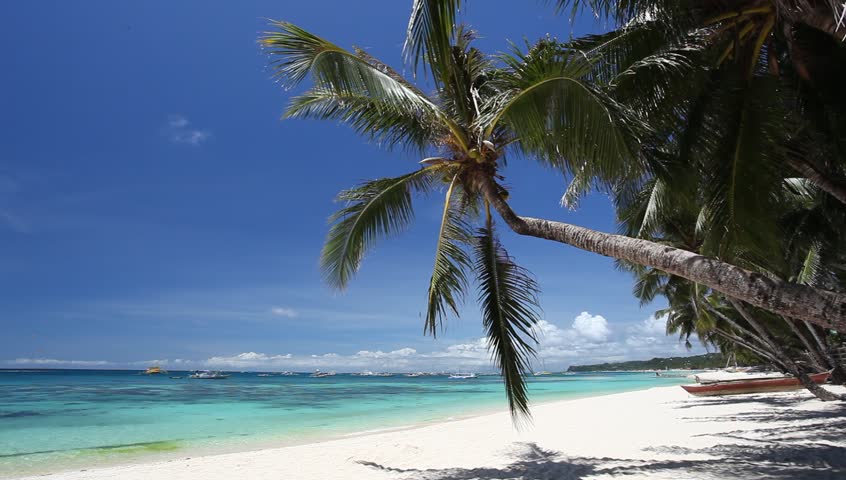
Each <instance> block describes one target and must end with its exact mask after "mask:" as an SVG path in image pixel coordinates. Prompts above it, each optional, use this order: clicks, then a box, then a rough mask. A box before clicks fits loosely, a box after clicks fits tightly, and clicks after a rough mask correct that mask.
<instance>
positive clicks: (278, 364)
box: [3, 307, 704, 372]
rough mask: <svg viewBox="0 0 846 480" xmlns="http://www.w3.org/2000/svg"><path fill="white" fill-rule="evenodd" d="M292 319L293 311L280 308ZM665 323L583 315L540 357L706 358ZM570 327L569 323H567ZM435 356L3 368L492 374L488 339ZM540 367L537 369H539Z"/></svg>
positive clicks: (582, 360) (445, 347) (544, 344)
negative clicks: (667, 333) (668, 332)
mask: <svg viewBox="0 0 846 480" xmlns="http://www.w3.org/2000/svg"><path fill="white" fill-rule="evenodd" d="M275 309H280V310H281V312H278V313H277V312H274V313H275V314H279V315H283V316H287V315H288V314H290V313H294V314H295V313H296V312H293V311H288V310H290V309H288V308H286V307H274V310H275ZM664 322H665V319H664V318H654V317H649V318H646V319H644V320H641V321H639V322H628V323H625V322H620V323H617V324H616V325H615V328H612V327H611V325H610V323H609V322H608V321H607V320H606V319H605V317H603V316H601V315H595V314H591V313H589V312H582V313H580V314H579V315H578V316H576V318H575V319H573V321H572V322H569V323H570V326H569V327H564V326H559V325H558V324H556V323H554V322H552V321H550V320H542V321H540V322H539V323H538V324H537V325H536V327H535V331H536V332H537V336H538V340H539V345H538V347H537V349H536V350H537V356H538V359H539V360H542V361H543V362H544V367H545V368H546V369H547V370H550V371H560V370H563V369H566V368H567V366H569V365H572V364H589V363H601V362H608V361H622V360H638V359H649V358H652V357H656V356H679V355H685V354H697V353H703V352H704V350H703V349H702V348H700V347H697V348H696V349H695V350H694V351H690V352H688V351H686V350H685V348H684V346H683V345H680V344H679V342H678V339H677V338H676V337H675V336H669V337H668V336H665V335H664V331H663V330H664ZM562 323H564V322H562ZM435 345H436V348H435V349H434V350H432V351H429V352H421V351H419V350H418V349H415V348H411V347H407V346H406V347H401V348H396V349H393V350H359V351H357V352H355V353H349V354H342V353H337V352H327V353H318V352H315V353H308V352H307V353H299V354H292V353H284V354H280V353H263V352H255V351H245V352H242V353H237V354H231V355H215V356H211V357H209V358H206V359H194V360H191V359H179V358H177V359H170V360H168V359H158V360H145V361H139V362H128V363H122V364H118V363H116V362H107V361H91V360H56V359H45V358H35V359H29V358H18V359H16V360H12V361H6V362H3V363H6V364H13V365H16V366H26V365H28V366H33V367H39V366H41V367H54V368H59V367H83V368H121V367H130V368H142V367H145V366H149V365H161V366H162V367H166V368H169V369H172V370H177V369H181V370H194V369H214V370H235V371H238V370H253V371H255V370H258V371H262V370H264V371H280V370H294V371H311V370H314V369H318V368H319V369H321V370H334V371H338V372H356V371H363V370H372V371H392V372H409V371H455V370H462V371H466V370H472V371H477V372H483V371H492V370H493V364H492V362H491V354H490V352H489V351H488V339H487V338H486V337H481V338H475V339H468V340H464V341H459V342H457V343H453V344H445V343H437V344H435ZM539 367H540V365H535V368H539Z"/></svg>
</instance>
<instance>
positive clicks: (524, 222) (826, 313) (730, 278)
mask: <svg viewBox="0 0 846 480" xmlns="http://www.w3.org/2000/svg"><path fill="white" fill-rule="evenodd" d="M478 180H479V182H478V185H479V186H480V188H481V189H482V192H483V194H484V195H485V198H486V199H487V200H488V201H489V202H490V203H491V204H492V205H493V206H494V208H496V210H497V212H498V213H499V214H500V216H501V217H502V218H503V220H505V222H506V223H507V224H508V226H509V227H510V228H511V229H512V230H513V231H514V232H516V233H518V234H520V235H527V236H531V237H537V238H543V239H546V240H553V241H556V242H560V243H564V244H567V245H571V246H574V247H576V248H579V249H582V250H587V251H589V252H594V253H598V254H600V255H605V256H608V257H613V258H618V259H622V260H627V261H630V262H633V263H636V264H639V265H643V266H647V267H653V268H657V269H659V270H663V271H665V272H667V273H670V274H673V275H677V276H679V277H682V278H686V279H687V280H690V281H692V282H696V283H699V284H702V285H705V286H707V287H709V288H711V289H713V290H716V291H718V292H721V293H724V294H726V295H729V296H731V297H734V298H738V299H742V300H743V301H745V302H748V303H750V304H751V305H755V306H757V307H760V308H763V309H765V310H768V311H771V312H774V313H777V314H780V315H787V316H790V317H794V318H798V319H801V320H807V321H809V322H811V323H813V324H815V325H819V326H821V327H824V328H831V329H834V330H837V331H839V332H846V295H841V294H837V293H834V292H829V291H825V290H819V289H816V288H812V287H808V286H806V285H799V284H795V283H789V282H785V281H782V280H779V279H775V278H770V277H767V276H765V275H762V274H760V273H755V272H750V271H748V270H745V269H742V268H740V267H737V266H734V265H731V264H728V263H725V262H721V261H719V260H716V259H713V258H709V257H704V256H702V255H697V254H695V253H691V252H688V251H686V250H680V249H677V248H672V247H668V246H665V245H661V244H659V243H655V242H650V241H647V240H641V239H636V238H630V237H625V236H622V235H612V234H608V233H604V232H599V231H596V230H591V229H588V228H584V227H578V226H575V225H570V224H567V223H561V222H553V221H549V220H543V219H538V218H531V217H520V216H517V214H516V213H514V211H513V210H511V207H510V206H509V205H508V203H507V202H506V201H505V200H504V199H503V198H502V196H500V195H499V192H498V190H499V189H500V188H501V187H499V186H498V185H496V183H495V182H494V180H493V178H491V177H490V176H487V175H480V176H479V179H478Z"/></svg>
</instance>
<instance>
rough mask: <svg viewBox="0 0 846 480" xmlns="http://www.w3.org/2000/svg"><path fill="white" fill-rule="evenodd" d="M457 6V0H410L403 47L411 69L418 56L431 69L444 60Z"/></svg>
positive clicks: (415, 63)
mask: <svg viewBox="0 0 846 480" xmlns="http://www.w3.org/2000/svg"><path fill="white" fill-rule="evenodd" d="M460 7H461V0H414V3H413V4H412V7H411V16H410V18H409V20H408V28H407V29H406V35H405V46H404V47H403V50H404V51H405V56H406V58H407V60H408V61H410V62H411V65H412V68H413V69H414V70H415V71H416V70H417V67H418V66H419V64H420V60H426V62H427V63H428V64H429V65H430V66H431V67H432V69H433V70H434V69H437V68H439V66H442V65H444V64H445V63H446V62H447V58H448V57H449V54H450V50H451V49H452V40H453V32H454V28H455V20H456V16H457V15H458V9H459V8H460ZM441 78H443V77H441ZM441 78H436V81H440V80H441Z"/></svg>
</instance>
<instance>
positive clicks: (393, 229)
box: [261, 2, 638, 415]
mask: <svg viewBox="0 0 846 480" xmlns="http://www.w3.org/2000/svg"><path fill="white" fill-rule="evenodd" d="M424 3H425V2H424ZM429 21H430V22H431V21H433V20H432V19H429ZM445 21H447V23H449V24H450V25H451V21H452V20H451V19H447V20H445ZM272 26H273V27H274V30H272V31H269V32H267V33H266V34H265V35H264V36H263V37H262V39H261V43H262V45H263V46H264V47H265V48H266V49H267V51H268V52H269V53H270V55H271V58H272V60H271V66H272V68H273V71H274V75H275V76H276V77H277V78H278V79H280V80H282V81H284V82H286V83H287V84H289V85H295V84H297V83H299V82H301V81H303V80H304V79H306V78H307V77H310V78H311V80H312V82H313V85H312V86H311V88H310V89H308V90H307V91H306V92H305V93H303V94H301V95H299V96H297V97H295V98H294V99H293V100H292V102H291V104H290V105H289V107H288V109H287V111H286V114H285V115H286V116H287V117H295V118H318V119H332V120H340V121H341V122H343V123H345V124H348V125H350V126H351V127H352V128H353V129H355V131H357V132H358V133H359V134H361V135H363V136H365V137H367V138H369V139H371V140H375V141H377V142H379V143H380V144H382V145H385V146H387V147H389V148H394V147H404V148H406V149H410V150H413V151H417V152H419V153H420V154H421V155H428V157H427V158H424V159H423V160H421V161H420V164H421V167H420V168H419V169H417V170H415V171H413V172H411V173H408V174H406V175H402V176H400V177H396V178H383V179H378V180H373V181H370V182H366V183H364V184H361V185H359V186H356V187H354V188H352V189H349V190H345V191H343V192H341V193H340V195H339V196H338V199H339V200H341V201H343V202H345V206H344V207H343V208H342V209H341V210H340V211H338V212H337V213H336V214H334V215H333V216H332V217H331V219H330V222H331V228H330V231H329V234H328V236H327V239H326V243H325V245H324V248H323V252H322V259H321V266H322V269H323V273H324V277H325V279H326V281H327V282H328V283H329V284H330V285H331V286H333V287H335V288H338V289H343V288H344V287H345V286H346V285H347V283H348V282H349V281H350V279H351V278H352V277H353V276H354V274H355V272H356V271H357V270H358V269H359V267H360V264H361V261H362V259H363V257H364V255H365V253H366V252H367V251H368V250H370V249H371V248H372V247H373V245H374V244H375V242H376V240H377V239H378V238H380V237H386V236H391V235H393V234H396V233H397V232H399V231H402V230H403V229H405V228H406V227H407V226H408V225H409V223H410V222H411V221H412V220H413V209H412V197H413V195H414V194H417V193H427V192H431V191H434V190H443V191H445V195H444V206H443V215H442V219H441V227H440V230H439V234H438V237H437V239H436V249H435V260H434V269H433V272H432V275H431V278H430V282H429V288H428V295H427V298H428V300H427V306H426V315H425V327H424V331H425V332H426V333H429V334H432V335H435V334H436V333H437V331H438V329H439V326H440V325H441V324H442V322H443V321H444V320H445V319H446V318H447V317H448V316H449V315H456V316H457V315H458V312H459V304H460V302H461V301H462V299H463V298H464V297H466V296H467V293H468V288H469V285H470V283H475V284H476V285H477V287H478V303H479V304H480V306H481V309H482V320H483V325H484V327H485V330H486V333H487V338H488V342H489V346H490V348H491V350H492V354H493V357H494V360H495V363H496V364H497V366H498V367H499V368H501V370H502V374H503V377H504V381H505V386H506V393H507V396H508V402H509V406H510V408H511V410H512V412H513V413H514V414H515V415H517V414H523V415H527V414H528V399H527V394H526V385H525V381H524V379H523V375H524V374H525V373H527V372H528V371H529V362H530V359H531V357H532V355H533V354H534V346H535V343H536V340H535V334H534V331H533V327H534V325H535V324H536V323H537V321H538V320H539V318H540V317H539V307H538V292H539V290H538V287H537V285H536V283H535V282H534V280H533V279H532V277H531V275H530V274H529V273H528V272H527V271H526V270H525V269H523V268H522V267H520V266H518V265H517V264H516V263H515V262H514V259H513V258H512V257H511V256H509V254H508V253H507V252H506V250H505V249H504V248H503V247H502V245H501V243H500V241H499V240H498V235H497V231H496V228H495V224H494V221H493V217H492V215H491V207H490V204H489V200H487V199H486V198H485V195H484V193H485V192H484V189H485V187H486V186H490V185H494V188H495V189H496V192H497V195H498V196H502V197H504V196H507V191H506V189H505V188H504V187H502V186H501V185H500V184H499V183H498V182H497V180H501V179H502V176H501V170H502V169H503V168H504V166H505V157H506V154H510V155H513V156H517V157H526V158H534V159H537V160H539V161H541V162H544V163H545V164H549V165H553V166H555V167H558V168H561V169H563V170H568V169H576V168H578V169H579V170H585V169H589V170H590V172H591V174H594V175H601V176H611V175H616V176H619V175H620V174H621V172H625V171H626V170H627V169H629V168H630V167H631V162H628V161H627V160H629V159H632V158H633V156H632V155H631V151H632V149H631V148H630V142H631V139H632V138H633V136H634V135H635V133H636V131H637V128H638V124H637V122H634V121H633V120H631V119H630V118H629V117H627V116H626V114H625V112H624V110H623V109H622V108H621V107H620V106H619V105H618V104H617V103H616V102H614V101H613V99H611V98H610V97H609V96H608V95H607V94H606V93H605V92H603V91H602V89H601V88H600V87H598V86H596V84H594V83H593V82H591V80H592V79H591V77H590V75H591V68H590V64H589V62H588V61H587V60H586V58H585V57H584V55H583V54H582V53H581V52H579V51H577V50H571V49H568V48H566V47H565V46H564V45H562V44H560V43H559V42H557V41H555V40H552V39H547V40H544V41H541V42H539V43H538V44H537V45H534V46H532V47H531V48H528V49H527V50H526V51H524V52H521V51H520V50H519V49H517V48H516V47H515V48H514V50H513V52H512V54H510V55H502V56H500V57H491V56H488V55H485V54H484V53H482V52H481V51H479V50H478V49H476V48H474V47H473V46H472V42H473V39H474V32H473V31H471V30H469V29H466V28H464V27H461V26H458V27H456V28H450V29H449V30H444V29H443V28H440V29H430V30H426V29H423V28H422V27H420V26H419V25H417V26H415V24H414V17H413V18H412V25H410V27H409V31H410V32H412V33H414V34H419V35H421V36H423V37H425V40H426V41H427V42H428V45H430V46H431V48H427V49H426V50H425V52H428V54H427V55H426V56H423V57H420V58H421V59H422V62H423V65H424V66H425V68H427V69H428V70H430V71H431V72H432V74H433V76H434V78H435V83H436V91H435V93H434V95H433V96H431V97H430V96H427V95H426V94H424V93H423V92H422V91H421V90H420V89H419V88H417V87H416V86H415V85H414V84H413V83H412V82H411V81H408V80H406V79H404V78H403V77H402V76H401V75H399V74H398V73H397V72H396V71H395V70H393V69H392V68H391V67H389V66H388V65H387V64H385V63H383V62H381V61H379V60H377V59H375V58H373V57H371V56H370V55H368V54H367V53H366V52H364V51H363V50H361V49H355V50H354V51H347V50H344V49H342V48H340V47H338V46H336V45H334V44H332V43H330V42H328V41H326V40H324V39H322V38H320V37H317V36H315V35H313V34H311V33H309V32H307V31H305V30H303V29H301V28H299V27H297V26H295V25H292V24H290V23H287V22H273V23H272ZM444 32H446V34H447V36H446V37H439V36H438V35H439V34H443V33H444ZM407 53H409V54H411V55H412V56H415V58H417V57H416V55H418V54H420V55H422V54H421V51H417V50H414V48H412V47H408V46H407Z"/></svg>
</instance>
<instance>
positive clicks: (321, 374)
mask: <svg viewBox="0 0 846 480" xmlns="http://www.w3.org/2000/svg"><path fill="white" fill-rule="evenodd" d="M333 376H335V372H321V371H320V370H315V371H314V373H312V374H311V375H309V377H311V378H323V377H333Z"/></svg>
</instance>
